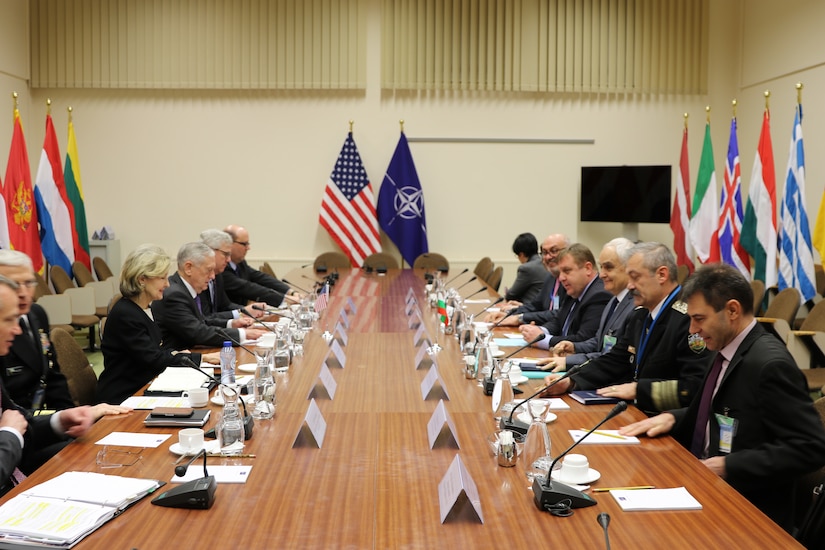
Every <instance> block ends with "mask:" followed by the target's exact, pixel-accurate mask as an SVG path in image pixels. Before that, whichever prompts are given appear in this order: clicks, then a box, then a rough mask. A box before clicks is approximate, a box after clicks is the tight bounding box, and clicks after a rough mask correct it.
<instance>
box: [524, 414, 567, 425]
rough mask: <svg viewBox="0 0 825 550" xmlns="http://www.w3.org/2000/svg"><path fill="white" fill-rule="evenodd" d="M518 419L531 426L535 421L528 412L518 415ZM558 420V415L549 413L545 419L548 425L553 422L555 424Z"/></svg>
mask: <svg viewBox="0 0 825 550" xmlns="http://www.w3.org/2000/svg"><path fill="white" fill-rule="evenodd" d="M516 418H518V419H519V420H520V421H522V422H524V423H525V424H530V422H532V421H533V419H532V418H531V417H530V415H529V414H528V412H527V411H523V412H520V413H518V415H516ZM556 419H558V415H557V414H556V413H551V412H548V413H547V414H546V415H545V417H544V422H545V423H546V424H549V423H551V422H555V421H556Z"/></svg>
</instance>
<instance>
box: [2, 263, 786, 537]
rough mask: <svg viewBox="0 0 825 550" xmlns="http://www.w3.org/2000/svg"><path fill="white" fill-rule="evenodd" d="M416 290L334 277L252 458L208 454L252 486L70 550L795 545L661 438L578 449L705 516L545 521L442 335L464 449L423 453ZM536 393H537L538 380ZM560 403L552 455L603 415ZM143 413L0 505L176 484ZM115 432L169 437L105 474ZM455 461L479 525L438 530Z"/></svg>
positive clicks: (583, 514)
mask: <svg viewBox="0 0 825 550" xmlns="http://www.w3.org/2000/svg"><path fill="white" fill-rule="evenodd" d="M468 278H469V277H468ZM459 281H460V280H459ZM474 284H477V283H476V282H473V283H471V284H468V285H467V286H466V287H465V288H463V289H462V294H464V295H465V296H466V295H468V294H470V293H472V292H473V291H474V290H475V289H477V288H478V286H472V285H474ZM423 286H424V281H423V279H422V277H421V273H420V272H413V271H411V270H406V271H392V272H390V273H388V274H386V275H380V276H379V275H372V274H365V273H362V272H358V271H353V272H352V273H351V274H347V273H345V272H342V273H341V277H340V281H339V282H338V284H337V287H336V288H335V290H334V292H333V297H332V299H331V301H330V307H329V308H328V309H327V311H326V312H325V313H324V315H323V317H322V319H321V320H320V321H319V324H318V326H317V327H316V329H315V330H314V331H313V332H312V333H311V334H310V335H309V336H308V338H307V341H306V343H305V353H304V355H303V357H298V358H296V361H295V363H294V364H293V365H292V367H291V368H290V370H289V372H288V373H285V374H279V375H277V411H276V415H275V418H274V419H272V420H264V421H256V423H255V430H254V436H253V438H252V439H251V440H250V441H248V442H247V446H246V449H245V452H249V453H254V454H255V455H257V456H256V458H240V459H229V458H220V457H218V458H211V457H210V458H209V462H208V463H209V464H210V465H212V464H252V465H253V469H252V472H251V474H250V477H249V480H248V482H247V483H246V484H242V485H230V484H219V485H218V488H217V492H216V499H215V503H214V505H213V507H212V508H211V509H209V510H179V509H171V508H162V507H158V506H154V505H152V504H150V498H146V499H144V500H142V501H140V502H138V503H137V504H136V505H135V506H133V507H132V508H130V509H129V510H127V511H125V512H124V513H123V514H122V515H121V516H119V517H117V518H115V519H113V520H112V521H110V522H108V523H107V524H105V525H103V526H102V527H101V528H100V529H98V530H97V531H96V532H94V533H92V534H91V535H90V536H89V537H88V538H86V539H85V540H83V541H81V542H80V544H79V545H78V546H77V548H79V549H81V550H85V549H92V548H101V549H104V548H105V549H107V550H109V549H117V548H124V549H129V548H136V549H141V550H145V549H155V548H176V547H177V548H211V547H214V546H229V547H236V548H243V549H258V548H274V547H279V548H298V547H305V548H432V547H449V546H452V547H454V548H458V547H467V548H481V547H484V548H508V549H509V548H527V547H529V546H534V547H536V546H538V545H541V546H546V545H550V544H552V545H554V546H567V547H571V548H600V547H603V546H604V535H603V533H602V530H601V527H600V526H599V525H598V524H597V521H596V516H597V515H598V514H599V513H600V512H607V513H608V514H610V516H611V518H612V519H611V523H610V540H611V543H612V545H613V548H631V547H634V548H661V547H665V546H667V547H668V548H673V549H675V548H692V549H695V548H711V547H712V548H723V547H728V548H746V547H762V548H789V547H794V546H795V545H796V543H795V542H794V541H793V540H792V539H791V538H790V537H789V536H788V535H787V534H786V533H785V532H784V531H782V530H781V529H780V528H779V527H777V526H776V525H775V524H774V523H773V522H771V521H770V520H769V519H768V518H766V517H765V516H764V515H763V514H762V513H761V512H759V511H758V510H757V509H756V508H754V507H753V506H752V505H751V504H750V503H749V502H747V501H746V500H745V499H744V498H742V497H741V496H740V495H739V494H738V493H737V492H736V491H734V490H733V489H731V488H730V487H729V486H728V485H727V484H726V483H725V482H724V481H723V480H721V479H720V478H718V477H717V476H715V475H714V474H712V473H711V472H710V471H709V470H707V469H706V468H705V467H704V466H702V465H701V464H700V463H699V461H697V460H696V459H695V458H694V457H693V456H692V455H691V454H690V453H688V452H687V451H686V450H684V449H683V448H682V447H681V446H679V445H678V444H677V443H676V442H675V441H673V440H672V439H670V438H669V437H662V438H657V439H642V442H641V445H616V446H600V445H588V446H581V447H578V449H580V450H579V451H578V452H582V453H583V454H586V455H587V457H588V459H589V461H590V465H591V467H592V468H595V469H597V470H599V471H600V472H601V479H600V480H599V481H598V482H596V483H594V484H593V487H599V486H602V487H617V486H635V485H654V486H656V487H676V486H685V487H686V488H687V489H688V491H690V493H691V494H692V495H693V496H695V497H696V498H697V499H698V500H699V501H700V502H701V503H702V505H703V509H702V510H701V511H664V512H622V511H621V509H620V508H619V506H618V505H617V504H616V503H615V501H614V500H613V498H612V497H611V496H610V495H609V494H607V493H596V494H594V497H595V499H596V500H597V502H598V504H597V505H596V506H591V507H589V508H582V509H577V510H575V513H574V514H573V515H572V516H571V517H567V518H560V517H554V516H551V515H550V514H547V513H545V512H541V511H539V510H538V509H537V508H536V507H535V505H534V503H533V494H532V491H530V490H529V488H528V482H527V480H526V478H525V476H524V473H523V470H522V468H521V464H519V465H517V466H516V467H515V468H501V467H499V466H497V464H496V461H495V459H494V458H493V457H492V456H491V454H490V452H489V451H488V448H487V444H486V441H485V439H486V437H487V435H489V434H490V433H492V432H493V431H494V429H495V425H494V422H493V419H492V414H491V410H490V408H491V406H490V397H487V396H484V395H483V393H482V392H481V390H480V388H478V387H477V386H476V383H475V381H474V380H466V379H465V378H464V377H463V374H462V372H461V366H460V355H459V352H458V349H457V348H458V346H457V345H456V342H455V340H454V338H449V337H446V336H444V335H441V336H440V339H439V341H440V343H441V345H442V346H443V348H444V349H443V350H442V351H441V352H440V353H439V354H438V356H437V362H438V371H439V374H440V379H441V381H442V382H443V384H444V387H445V389H446V391H447V393H448V394H449V400H446V399H445V401H444V403H445V406H446V409H447V411H448V414H449V416H450V417H451V418H452V420H453V421H454V422H455V425H456V432H457V434H456V435H457V439H458V443H459V445H460V448H457V447H456V446H455V445H454V444H452V442H450V441H449V438H446V439H442V440H440V441H439V442H438V443H437V444H436V446H435V448H433V449H432V450H431V449H430V447H429V443H428V438H427V423H428V421H429V420H430V418H431V416H432V414H433V411H434V410H435V407H436V406H437V404H438V399H439V397H441V395H434V396H430V397H429V398H428V399H426V400H425V399H422V397H421V389H420V383H421V381H422V380H423V378H424V376H425V374H426V372H427V368H428V367H422V368H419V369H416V366H415V365H414V364H413V358H414V356H415V351H416V349H415V347H414V346H413V342H412V339H413V334H414V330H413V329H410V328H408V322H407V318H406V316H405V315H404V306H405V297H406V295H407V292H408V289H410V288H412V289H413V290H414V291H415V295H416V297H417V298H418V302H419V304H420V305H421V308H422V313H423V317H424V320H425V326H426V327H427V329H428V332H429V334H430V335H431V336H432V337H433V338H434V337H435V334H436V330H437V329H436V327H437V325H436V322H435V314H434V312H433V311H432V310H430V309H429V308H428V307H427V305H426V301H425V299H424V289H423ZM453 286H455V284H454V285H453ZM479 286H480V285H479ZM346 296H351V297H352V299H353V301H354V303H355V305H356V306H357V313H356V314H355V315H350V317H351V326H350V329H349V331H348V336H349V341H348V345H347V346H346V347H345V352H346V368H343V369H342V368H340V367H337V366H332V367H331V369H332V374H333V376H334V378H335V380H336V382H337V393H336V394H335V399H334V400H330V399H329V398H328V397H327V396H326V394H325V392H323V391H317V388H319V387H320V382H319V378H318V375H319V372H320V368H321V365H322V363H323V361H324V359H325V357H326V355H327V353H328V351H329V348H328V346H327V344H326V343H325V341H324V340H323V339H322V338H321V336H320V335H321V333H322V332H323V330H324V329H328V330H330V331H332V330H333V328H334V326H335V322H336V319H337V318H338V314H339V311H340V310H341V309H342V308H343V307H344V306H345V305H346ZM481 307H483V306H481ZM249 360H251V358H250V357H249V356H248V354H246V352H243V351H241V352H240V353H239V363H242V362H245V361H249ZM530 384H531V385H532V386H533V387H535V388H538V387H539V385H540V381H537V380H532V381H531V382H530ZM316 385H317V387H316ZM313 387H316V391H315V394H314V395H315V398H316V403H317V404H318V406H319V408H320V410H321V411H322V414H323V417H324V419H325V420H326V422H327V430H326V438H325V440H324V443H323V446H322V447H321V448H320V449H319V448H317V447H313V446H312V445H308V444H306V442H299V443H298V444H297V445H293V444H294V442H295V440H296V435H297V434H298V432H299V430H300V429H301V426H302V424H303V421H304V417H305V414H306V411H307V408H308V406H309V399H308V395H309V394H310V392H312V391H313ZM526 389H527V391H526V392H525V394H529V393H528V392H529V388H526ZM438 390H439V387H438V384H437V385H436V391H435V392H434V393H435V394H439V393H440V392H439V391H438ZM565 400H566V401H567V402H568V403H570V404H571V407H572V408H571V410H569V411H560V412H559V413H558V416H559V418H558V420H557V421H556V422H554V423H552V424H549V428H550V434H551V438H552V442H553V454H554V455H556V454H558V453H559V452H561V451H562V450H564V449H566V448H567V447H568V446H569V445H571V444H572V440H571V438H570V436H569V434H568V432H567V429H578V428H580V427H589V426H593V425H595V424H596V423H597V422H598V421H599V420H601V419H602V418H603V417H604V415H605V414H606V413H607V412H608V411H609V410H610V408H611V406H609V405H603V406H589V407H584V406H582V405H579V404H578V403H576V402H574V401H573V400H571V399H570V398H568V397H565ZM210 407H213V408H214V410H213V415H212V420H211V421H210V423H209V424H208V425H207V428H209V427H211V426H212V425H213V424H214V423H215V420H216V417H217V416H218V413H219V412H220V411H219V408H218V407H215V406H214V405H210ZM145 415H146V412H145V411H136V412H134V413H131V414H130V415H128V416H125V417H105V418H103V419H101V420H100V421H99V422H98V423H97V424H96V425H95V426H94V427H93V428H92V431H91V432H90V433H89V434H88V435H87V436H85V437H83V438H81V439H79V440H77V441H75V442H74V443H72V444H71V445H69V446H68V447H67V448H66V449H65V450H64V451H62V452H61V453H60V454H59V455H58V456H56V457H55V458H53V459H52V460H51V461H49V462H48V463H47V464H46V465H45V466H43V467H42V468H41V469H40V470H38V471H37V472H35V474H34V475H32V476H31V477H30V478H29V479H27V480H26V481H25V482H24V483H23V484H22V485H21V488H18V489H15V491H13V492H12V493H10V495H8V496H6V497H5V498H4V499H3V500H6V499H8V498H9V496H11V495H14V494H16V493H17V492H18V491H20V490H22V489H25V488H27V487H30V486H32V485H33V484H36V483H40V482H43V481H45V480H46V479H49V478H51V477H53V476H55V475H57V474H59V473H61V472H63V471H67V470H80V471H99V472H103V473H107V474H116V475H124V476H131V477H149V478H157V479H161V480H164V481H169V480H170V479H171V477H172V475H173V469H174V467H173V462H174V461H175V460H176V459H177V456H176V455H174V454H172V453H171V452H170V451H169V446H170V445H171V444H173V443H176V442H177V435H176V432H177V430H176V429H172V428H154V429H150V428H145V427H144V426H143V424H142V420H143V418H144V417H145ZM642 416H643V415H642V414H641V413H640V412H639V411H637V410H636V409H635V408H633V407H631V408H629V409H628V410H627V411H625V412H623V413H622V414H620V415H619V416H618V417H617V418H615V419H613V420H611V421H609V422H608V423H607V424H606V425H605V426H604V429H616V428H618V427H620V426H622V425H625V424H627V423H629V422H631V421H633V420H636V419H639V418H641V417H642ZM112 431H122V432H154V433H170V434H172V437H171V438H170V439H169V440H167V442H165V443H164V444H162V445H161V446H160V447H158V448H156V449H146V450H144V451H143V459H142V460H141V461H140V462H138V464H136V465H135V466H130V467H124V468H117V469H106V470H103V469H100V468H98V467H97V466H96V465H95V455H96V453H97V451H98V450H99V449H100V447H99V446H96V445H95V442H96V441H97V440H99V439H100V438H101V437H103V436H104V435H106V434H108V433H110V432H112ZM456 454H458V455H459V456H460V457H461V460H462V462H463V464H464V465H465V466H466V468H467V471H468V472H469V474H470V476H471V477H472V479H473V480H474V482H475V483H476V485H477V487H478V493H479V497H480V503H481V510H482V514H483V517H484V523H483V524H482V523H481V522H479V521H478V519H476V518H475V517H474V516H473V515H472V513H470V511H469V509H468V508H467V507H466V503H465V506H464V507H460V508H459V509H457V510H456V512H457V513H456V514H454V515H453V516H451V517H450V518H448V521H447V522H445V523H443V524H442V523H441V520H440V514H439V501H438V484H439V482H440V481H441V479H442V478H443V477H444V475H445V473H446V472H447V469H448V467H449V466H450V463H451V462H452V461H453V459H454V458H455V456H456ZM199 464H200V462H199ZM193 467H194V466H193ZM198 468H200V466H198ZM168 487H169V486H167V488H168Z"/></svg>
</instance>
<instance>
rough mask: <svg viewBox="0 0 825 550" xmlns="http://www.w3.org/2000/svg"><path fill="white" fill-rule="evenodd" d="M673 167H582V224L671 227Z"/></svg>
mask: <svg viewBox="0 0 825 550" xmlns="http://www.w3.org/2000/svg"><path fill="white" fill-rule="evenodd" d="M670 172H671V166H670V165H664V166H582V179H581V221H583V222H622V223H669V222H670V207H671V204H670V183H671V175H670Z"/></svg>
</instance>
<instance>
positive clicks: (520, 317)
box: [518, 313, 524, 325]
mask: <svg viewBox="0 0 825 550" xmlns="http://www.w3.org/2000/svg"><path fill="white" fill-rule="evenodd" d="M518 324H520V325H523V324H524V314H523V313H519V314H518Z"/></svg>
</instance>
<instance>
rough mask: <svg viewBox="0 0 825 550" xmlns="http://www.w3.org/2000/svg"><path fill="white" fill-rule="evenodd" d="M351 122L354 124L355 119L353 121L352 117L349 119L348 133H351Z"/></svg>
mask: <svg viewBox="0 0 825 550" xmlns="http://www.w3.org/2000/svg"><path fill="white" fill-rule="evenodd" d="M353 124H355V121H354V120H352V119H350V121H349V133H350V134H351V133H352V125H353Z"/></svg>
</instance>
